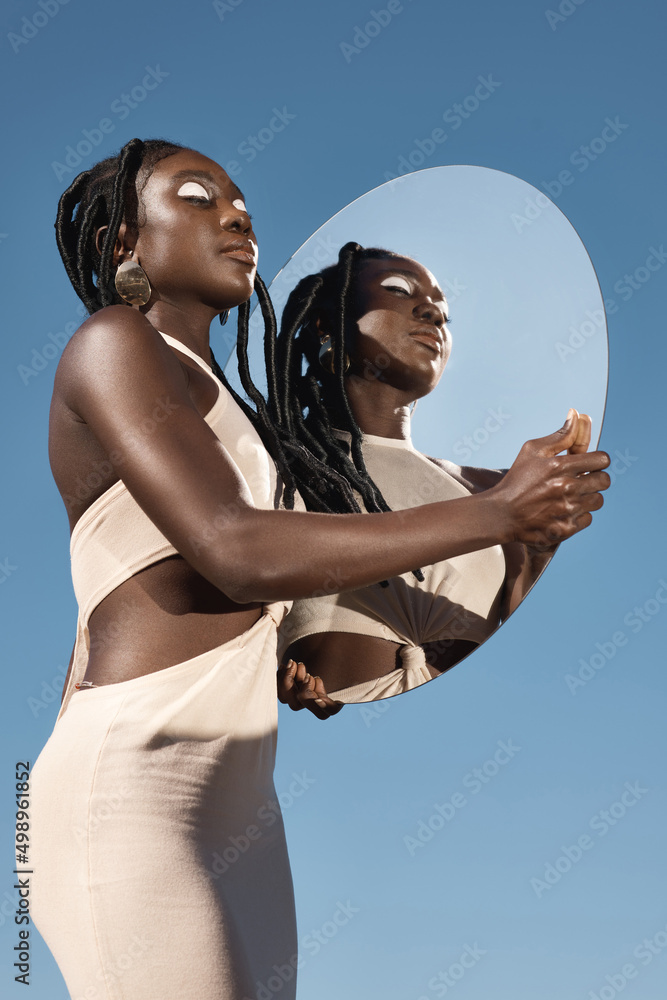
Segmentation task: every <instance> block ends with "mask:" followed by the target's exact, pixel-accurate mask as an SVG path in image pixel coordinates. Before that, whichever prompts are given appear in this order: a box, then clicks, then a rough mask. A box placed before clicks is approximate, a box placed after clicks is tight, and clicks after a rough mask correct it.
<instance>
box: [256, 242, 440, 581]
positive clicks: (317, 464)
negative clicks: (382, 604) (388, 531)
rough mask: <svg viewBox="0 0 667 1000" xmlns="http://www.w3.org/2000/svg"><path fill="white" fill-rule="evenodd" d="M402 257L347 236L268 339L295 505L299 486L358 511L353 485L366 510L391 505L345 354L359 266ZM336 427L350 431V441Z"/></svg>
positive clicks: (324, 501)
mask: <svg viewBox="0 0 667 1000" xmlns="http://www.w3.org/2000/svg"><path fill="white" fill-rule="evenodd" d="M399 256H400V255H399V254H396V253H393V252H392V251H390V250H382V249H379V248H377V247H369V248H363V247H361V246H359V244H358V243H346V244H345V246H344V247H343V248H342V249H341V251H340V253H339V256H338V263H337V264H333V265H332V266H330V267H327V268H325V269H324V270H322V271H320V272H319V273H318V274H310V275H307V276H306V277H305V278H302V280H301V281H300V282H299V283H298V285H297V286H296V287H295V288H294V289H293V291H292V292H291V293H290V295H289V298H288V299H287V302H286V304H285V308H284V310H283V315H282V322H281V328H280V334H279V336H278V338H277V344H276V347H275V350H274V349H273V348H272V347H271V346H270V345H268V346H266V345H265V354H266V368H267V378H268V405H269V414H270V418H271V421H272V424H273V426H274V428H275V430H276V433H277V434H278V436H279V437H280V440H281V443H282V446H283V451H285V452H288V453H289V454H290V456H291V458H292V462H291V469H290V471H291V477H290V480H289V481H288V483H287V489H286V496H285V504H286V506H291V505H292V504H293V498H294V488H295V487H296V489H298V490H299V492H300V493H301V495H302V497H303V499H304V500H305V502H306V506H307V507H308V509H309V510H318V511H328V512H331V513H349V512H358V511H360V509H361V508H360V507H359V504H358V503H357V501H356V499H355V496H354V494H353V492H352V489H354V490H356V491H357V493H358V494H359V495H360V496H361V499H362V502H363V504H364V507H365V508H366V510H367V511H368V512H370V513H372V512H380V511H388V510H390V507H389V505H388V504H387V502H386V500H385V499H384V497H383V496H382V493H381V491H380V490H379V488H378V487H377V486H376V484H375V483H374V482H373V480H372V479H371V477H370V475H369V474H368V471H367V469H366V465H365V463H364V458H363V454H362V449H361V442H362V433H361V430H360V428H359V425H358V424H357V421H356V420H355V417H354V414H353V412H352V409H351V407H350V403H349V400H348V398H347V393H346V391H345V381H344V379H345V367H346V366H345V356H346V354H351V353H352V348H353V338H354V336H355V332H354V324H353V323H352V322H351V319H350V316H351V304H352V301H353V296H354V280H355V277H356V275H357V273H358V269H359V266H360V265H361V264H362V263H363V262H364V261H366V260H378V259H380V260H382V259H391V258H393V257H399ZM318 320H320V321H322V320H325V321H326V332H327V334H328V335H329V336H330V338H331V347H332V352H333V353H332V365H331V368H332V371H331V372H329V371H327V370H326V369H325V368H323V367H322V365H321V364H320V362H319V350H320V337H321V335H322V331H320V330H318V326H317V322H318ZM267 344H268V330H267ZM304 367H305V370H304ZM336 431H339V432H340V431H345V432H347V434H348V435H349V439H350V443H349V444H348V443H347V441H346V440H343V439H341V437H340V436H339V435H338V434H336ZM350 487H351V488H352V489H351V488H350ZM413 572H414V574H415V576H416V577H417V579H419V580H423V579H424V577H423V574H422V572H421V570H414V571H413Z"/></svg>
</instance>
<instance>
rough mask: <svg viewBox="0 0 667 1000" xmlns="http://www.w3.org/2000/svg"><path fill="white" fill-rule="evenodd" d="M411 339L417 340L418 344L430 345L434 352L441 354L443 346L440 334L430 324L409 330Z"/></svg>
mask: <svg viewBox="0 0 667 1000" xmlns="http://www.w3.org/2000/svg"><path fill="white" fill-rule="evenodd" d="M410 336H411V337H412V339H413V340H418V341H419V343H420V344H425V345H426V346H427V347H430V348H431V349H432V350H433V351H435V352H436V354H441V353H442V350H443V348H444V340H443V338H442V334H441V333H439V331H438V330H436V329H435V328H434V327H432V326H420V327H418V328H417V329H416V330H411V331H410Z"/></svg>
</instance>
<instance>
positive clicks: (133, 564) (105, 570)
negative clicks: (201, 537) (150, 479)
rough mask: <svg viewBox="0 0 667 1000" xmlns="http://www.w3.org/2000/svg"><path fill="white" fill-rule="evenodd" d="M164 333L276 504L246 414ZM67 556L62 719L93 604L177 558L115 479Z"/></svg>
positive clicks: (242, 464) (264, 455)
mask: <svg viewBox="0 0 667 1000" xmlns="http://www.w3.org/2000/svg"><path fill="white" fill-rule="evenodd" d="M161 335H162V337H164V339H165V340H166V342H167V343H168V344H170V345H171V346H172V347H175V348H176V349H177V350H178V351H180V352H182V353H183V354H187V356H188V357H190V358H192V360H193V361H196V362H197V364H198V365H199V366H200V367H201V368H203V369H204V370H205V371H207V372H208V373H209V375H211V377H212V378H214V379H215V381H216V382H217V384H218V387H219V390H218V398H217V399H216V401H215V403H214V404H213V406H212V408H211V409H210V410H209V411H208V413H207V414H206V416H205V417H204V419H205V420H206V423H207V424H208V425H209V426H210V427H211V429H212V430H213V431H214V433H215V434H216V435H217V437H218V438H219V439H220V441H221V442H222V443H223V444H224V446H225V449H226V451H227V453H228V456H229V457H230V458H231V459H232V460H233V461H234V462H235V463H236V466H237V467H238V470H239V472H240V474H241V476H242V477H243V479H244V480H245V481H246V483H247V484H248V488H249V490H250V494H251V496H252V499H253V501H254V503H255V505H256V506H257V507H260V508H262V509H264V510H268V509H273V508H275V507H277V506H279V501H280V495H281V491H282V484H281V483H280V480H279V479H278V476H277V474H276V469H275V465H274V463H273V461H272V459H271V457H270V455H269V454H268V452H267V451H266V449H265V447H264V445H263V443H262V441H261V439H260V437H259V435H258V434H257V431H256V430H255V428H254V427H253V425H252V424H251V423H250V421H249V420H248V418H247V417H246V415H245V413H243V411H242V410H241V408H240V406H239V405H238V404H237V403H236V401H235V400H234V398H233V397H232V395H231V394H230V392H229V390H228V389H227V388H226V387H225V386H224V385H223V384H222V382H220V380H219V379H218V378H216V376H215V375H214V374H213V371H212V370H211V368H210V367H209V365H207V364H206V362H205V361H204V360H203V359H202V358H200V357H198V356H197V355H196V354H195V353H194V352H193V351H191V350H190V349H189V348H188V347H186V346H185V345H184V344H182V343H181V342H180V341H178V340H176V339H175V338H174V337H170V336H169V335H168V334H166V333H162V334H161ZM70 555H71V560H72V582H73V585H74V593H75V595H76V599H77V602H78V605H79V619H78V623H77V638H76V645H75V650H74V660H73V662H72V669H71V671H70V679H69V682H68V686H67V691H66V692H65V698H64V699H63V704H62V707H61V710H60V715H62V713H63V712H64V711H65V708H66V707H67V703H68V701H69V697H70V695H71V692H72V691H73V690H74V685H75V684H77V683H79V681H80V680H81V679H82V677H83V675H84V673H85V671H86V666H87V663H88V656H89V652H90V639H89V635H88V620H89V618H90V616H91V614H92V613H93V611H94V610H95V608H96V607H97V605H98V604H99V603H100V602H101V601H103V600H104V598H105V597H106V596H107V595H108V594H110V593H111V591H112V590H115V588H116V587H118V586H120V584H121V583H124V581H125V580H128V579H129V578H130V577H131V576H134V574H135V573H138V572H139V571H140V570H142V569H145V568H146V567H147V566H150V565H151V564H152V563H156V562H159V561H160V560H161V559H165V558H166V557H167V556H173V555H178V552H177V550H176V549H175V548H174V546H173V545H172V544H171V542H169V541H168V539H167V538H165V536H164V535H163V534H162V533H161V532H160V531H159V530H158V528H157V527H156V526H155V525H154V524H153V522H152V521H151V519H150V518H149V517H148V515H147V514H145V513H144V511H143V510H142V509H141V507H140V506H139V504H138V503H137V502H136V500H135V499H134V497H133V496H132V495H131V493H129V492H128V490H127V488H126V486H125V484H124V483H123V481H122V480H119V481H118V482H117V483H114V484H113V486H111V487H109V489H108V490H107V491H106V492H105V493H103V494H102V495H101V496H100V497H98V498H97V500H95V501H94V502H93V503H92V504H91V505H90V507H88V509H87V510H86V511H85V512H84V513H83V514H82V515H81V517H80V518H79V520H78V521H77V523H76V524H75V526H74V530H73V531H72V536H71V539H70ZM289 607H290V602H278V603H276V604H275V605H270V606H267V607H265V609H264V610H265V611H266V612H268V613H269V614H271V616H272V617H273V618H274V619H275V620H276V622H280V621H281V619H282V617H283V614H284V612H285V611H286V610H288V609H289ZM60 715H59V716H58V717H59V718H60Z"/></svg>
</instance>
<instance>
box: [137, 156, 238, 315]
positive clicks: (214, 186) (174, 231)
mask: <svg viewBox="0 0 667 1000" xmlns="http://www.w3.org/2000/svg"><path fill="white" fill-rule="evenodd" d="M140 180H141V178H139V181H140ZM135 250H136V255H137V256H138V258H139V261H140V263H141V265H142V267H143V268H144V270H145V271H146V273H147V275H148V277H149V280H150V282H151V285H152V286H153V288H154V289H155V290H156V292H157V293H158V294H159V297H160V298H161V299H163V300H166V301H172V302H174V303H178V304H180V305H187V304H188V303H189V302H193V303H194V302H196V301H198V302H204V303H205V304H206V305H209V306H212V307H214V308H216V309H227V308H232V307H233V306H236V305H238V304H239V303H241V302H245V301H246V300H247V299H249V298H250V295H251V294H252V290H253V285H254V281H255V274H256V272H257V255H258V254H257V239H256V237H255V234H254V232H253V229H252V222H251V219H250V216H249V215H248V212H247V209H246V206H245V200H244V197H243V194H242V192H241V191H240V190H239V188H238V187H237V186H236V184H234V183H233V182H232V181H231V180H230V178H229V177H228V175H227V174H226V173H225V171H224V170H223V169H222V167H221V166H220V165H219V164H217V163H215V161H214V160H210V159H209V158H208V157H207V156H203V155H202V154H201V153H197V152H195V151H194V150H183V151H179V152H178V153H174V154H172V155H171V156H168V157H165V159H163V160H160V161H159V162H158V163H157V164H156V166H155V168H154V170H153V172H152V173H151V175H150V177H149V178H148V180H147V182H146V185H145V187H144V188H143V190H142V191H141V194H140V222H139V234H138V237H137V242H136V248H135Z"/></svg>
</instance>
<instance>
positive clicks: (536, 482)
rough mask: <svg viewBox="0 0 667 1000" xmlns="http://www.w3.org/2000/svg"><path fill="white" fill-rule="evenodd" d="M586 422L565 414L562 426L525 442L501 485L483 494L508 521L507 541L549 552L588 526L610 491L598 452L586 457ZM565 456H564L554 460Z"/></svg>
mask: <svg viewBox="0 0 667 1000" xmlns="http://www.w3.org/2000/svg"><path fill="white" fill-rule="evenodd" d="M589 442H590V418H589V417H587V416H586V415H582V416H579V414H578V413H577V411H576V410H573V409H572V410H570V411H569V413H568V418H567V420H566V421H565V423H564V424H563V426H562V427H561V428H560V429H559V430H557V431H555V432H554V433H553V434H549V435H547V436H546V437H543V438H535V439H534V440H532V441H526V443H525V444H524V445H523V447H522V448H521V451H520V452H519V454H518V455H517V457H516V459H515V461H514V464H513V465H512V466H511V468H510V469H508V471H507V472H506V474H505V475H504V476H503V478H502V480H501V481H500V482H499V483H498V484H497V486H494V487H493V488H492V489H491V490H489V491H488V492H487V494H486V495H487V496H490V495H491V494H493V496H494V497H495V498H496V499H497V500H499V501H501V503H502V504H503V506H504V509H505V513H506V515H507V516H508V518H509V531H508V533H509V538H508V540H509V541H515V542H522V543H523V544H525V545H532V546H534V547H536V548H539V549H545V548H550V547H554V546H555V545H557V544H558V543H559V542H562V541H564V539H566V538H569V537H570V536H571V535H574V534H576V532H578V531H581V530H582V528H586V527H588V525H589V524H590V523H591V521H592V520H593V516H592V511H594V510H599V509H600V507H602V505H603V503H604V500H603V497H602V491H603V490H606V489H607V488H608V487H609V485H610V482H611V480H610V478H609V476H608V474H607V473H606V472H604V471H603V470H604V469H606V468H607V466H608V465H609V461H610V459H609V455H607V453H606V452H604V451H592V452H588V451H586V449H587V448H588V444H589ZM561 452H566V454H564V455H563V454H560V453H561Z"/></svg>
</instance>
